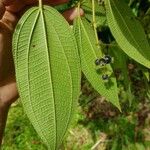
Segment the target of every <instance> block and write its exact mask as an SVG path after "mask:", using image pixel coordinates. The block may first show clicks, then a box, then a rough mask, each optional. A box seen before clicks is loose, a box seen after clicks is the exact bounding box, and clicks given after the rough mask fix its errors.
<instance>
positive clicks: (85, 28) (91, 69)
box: [74, 17, 120, 109]
mask: <svg viewBox="0 0 150 150" xmlns="http://www.w3.org/2000/svg"><path fill="white" fill-rule="evenodd" d="M74 33H75V37H76V40H77V43H78V48H79V53H80V59H81V68H82V71H83V73H84V74H85V76H86V78H87V79H88V81H89V82H90V83H91V85H92V86H93V88H94V89H95V90H96V91H98V93H100V94H102V95H103V96H105V97H106V98H107V100H109V101H110V102H111V103H113V104H114V105H115V106H116V107H118V109H120V104H119V99H118V90H117V83H116V80H115V77H114V76H111V82H112V84H113V85H112V86H109V85H108V86H109V87H108V86H106V85H105V82H104V81H103V80H102V77H101V76H102V72H101V73H100V74H99V73H97V70H96V66H95V60H96V59H97V58H101V57H102V56H101V55H100V53H99V49H98V48H97V46H96V39H95V35H94V31H93V29H92V27H91V25H90V24H89V23H88V22H87V21H86V20H84V19H82V20H81V18H80V17H78V18H77V19H76V20H75V23H74ZM108 69H109V70H111V71H112V69H111V67H110V66H108Z"/></svg>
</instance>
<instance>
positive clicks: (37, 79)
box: [6, 0, 150, 150]
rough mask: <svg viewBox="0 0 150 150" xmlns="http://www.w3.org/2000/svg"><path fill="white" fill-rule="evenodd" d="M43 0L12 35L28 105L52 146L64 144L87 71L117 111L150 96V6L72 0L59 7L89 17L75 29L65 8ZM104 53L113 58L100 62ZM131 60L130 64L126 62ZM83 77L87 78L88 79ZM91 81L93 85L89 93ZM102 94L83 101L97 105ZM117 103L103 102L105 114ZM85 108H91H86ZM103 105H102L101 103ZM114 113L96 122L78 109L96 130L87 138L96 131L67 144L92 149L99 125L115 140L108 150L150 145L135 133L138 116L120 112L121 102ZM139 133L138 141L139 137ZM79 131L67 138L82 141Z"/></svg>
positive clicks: (81, 120) (77, 21) (80, 20)
mask: <svg viewBox="0 0 150 150" xmlns="http://www.w3.org/2000/svg"><path fill="white" fill-rule="evenodd" d="M145 1H146V0H145ZM39 2H40V3H39V4H40V5H39V7H33V8H30V9H29V10H28V11H27V12H26V13H25V14H24V15H23V16H22V18H21V19H20V21H19V22H18V25H17V26H16V30H15V33H14V37H13V50H14V51H13V52H14V62H15V67H16V78H17V84H18V89H19V94H20V97H21V101H22V104H23V107H24V110H25V112H26V114H27V116H28V117H29V120H30V121H31V123H32V124H33V126H34V128H35V130H36V132H37V133H38V134H39V136H40V138H42V140H43V141H44V143H45V144H46V145H47V147H48V148H49V149H50V150H55V149H59V147H60V146H61V144H62V142H63V139H64V136H65V134H66V132H67V130H68V127H69V124H70V123H71V120H72V118H73V113H74V112H75V110H76V109H77V107H76V106H77V98H78V96H79V90H80V76H81V71H82V72H83V73H84V75H85V77H86V79H87V80H88V81H89V83H90V85H92V87H93V88H94V89H95V91H98V93H99V94H101V96H102V97H103V98H100V99H103V101H104V100H105V99H107V100H108V101H109V102H111V103H112V104H114V105H115V106H116V107H118V109H119V110H121V107H120V105H121V106H122V111H123V112H124V111H125V109H126V108H128V104H127V101H129V102H130V103H129V104H130V105H129V106H130V109H132V111H135V110H136V107H137V106H138V104H137V103H136V104H135V103H134V101H135V100H136V99H138V100H139V99H140V98H141V99H146V98H147V97H150V94H149V93H150V85H149V78H150V74H149V69H150V46H149V43H148V40H147V39H148V38H149V37H150V36H149V35H150V32H149V20H150V19H149V18H150V17H149V10H148V8H147V11H146V12H145V14H144V15H143V18H142V17H141V16H142V15H141V14H142V13H143V11H142V10H143V9H142V8H139V6H141V3H142V1H136V0H133V1H129V0H124V1H119V0H105V1H101V2H100V1H95V0H71V1H69V3H68V4H63V5H60V6H57V7H55V9H57V10H59V11H60V12H63V11H64V10H66V9H69V8H71V7H74V6H76V7H78V11H79V8H80V7H81V8H82V9H83V10H84V12H85V15H84V17H80V16H79V15H78V17H77V18H76V19H75V21H74V24H73V31H74V34H73V31H72V30H71V28H70V26H69V24H68V23H67V21H66V20H65V19H64V18H63V17H62V15H60V14H59V13H58V12H57V11H56V10H55V9H54V8H52V7H49V6H42V4H41V2H42V1H41V0H39ZM104 2H105V3H104ZM128 3H129V6H130V7H131V8H130V7H128ZM144 11H145V10H144ZM141 12H142V13H141ZM78 14H79V12H78ZM135 15H136V16H135ZM138 15H139V16H140V15H141V16H140V17H141V18H142V19H141V20H142V24H141V23H140V22H139V20H138V19H137V17H138ZM140 17H139V18H140ZM142 25H143V27H144V28H143V27H142ZM109 29H110V31H109ZM106 30H107V32H106ZM144 30H145V32H144ZM97 33H98V34H97ZM145 33H147V35H146V34H145ZM98 35H99V37H98ZM149 40H150V38H149ZM124 52H125V53H124ZM126 54H127V55H126ZM105 56H110V58H111V61H110V62H109V63H106V61H105V63H104V65H101V64H99V65H95V60H97V59H99V60H100V59H104V58H105ZM134 60H135V61H136V62H135V61H134ZM80 63H81V66H80ZM129 63H131V64H130V65H131V66H128V65H129ZM118 70H119V73H118ZM104 75H108V79H107V80H103V79H104V78H102V77H104ZM83 81H84V80H82V82H83ZM84 82H86V84H88V83H87V81H86V80H85V81H84ZM138 84H139V85H138ZM82 86H83V83H82ZM92 87H91V86H89V87H88V90H86V92H89V89H92ZM143 87H144V88H143ZM82 88H83V87H82ZM83 89H84V88H83ZM83 89H82V92H83ZM95 91H94V90H92V91H91V93H95ZM133 91H134V93H135V95H134V94H133ZM141 91H142V92H141ZM98 93H96V95H94V96H93V95H92V96H91V95H90V94H89V95H88V98H87V97H86V96H85V97H84V98H80V100H81V99H82V102H81V101H79V102H80V106H82V107H83V105H84V106H85V107H88V106H89V105H90V104H93V99H94V100H95V98H96V97H99V94H98ZM118 93H119V94H118ZM139 93H140V94H139ZM82 96H83V94H82ZM82 96H81V97H82ZM93 97H94V98H93ZM83 99H84V100H83ZM91 99H92V100H91ZM119 101H120V102H119ZM120 103H121V104H120ZM82 104H83V105H82ZM109 105H110V104H109ZM97 106H99V105H95V107H97ZM95 107H94V108H95ZM112 107H113V106H112V105H111V107H109V108H107V107H106V108H107V109H105V108H104V110H105V113H109V111H110V110H109V109H111V108H112ZM82 109H83V111H84V113H85V114H86V113H87V112H86V111H85V110H84V109H85V108H84V107H83V108H82ZM86 109H88V108H86ZM101 109H102V110H103V107H100V108H98V110H101ZM130 109H127V110H126V111H125V112H124V114H127V112H128V111H130ZM92 110H93V109H92ZM105 113H104V116H105ZM115 113H116V116H117V117H115V119H116V120H115V119H114V120H113V119H112V120H110V119H111V118H108V120H107V121H106V120H105V119H98V120H94V121H92V120H90V119H89V118H88V117H83V116H82V117H81V116H80V117H81V118H80V117H79V118H78V119H79V120H78V123H77V124H78V125H81V126H82V127H83V128H84V127H85V126H86V128H87V129H88V130H90V132H91V133H92V134H91V135H90V136H87V137H89V138H90V139H91V137H92V140H89V143H88V144H85V145H84V146H80V144H77V145H74V144H72V143H71V146H72V147H69V146H68V145H67V143H65V144H64V145H65V147H68V148H69V149H74V150H76V149H85V150H87V149H90V148H91V147H92V145H93V144H94V143H95V142H96V139H98V136H97V134H98V133H97V132H96V131H98V132H100V130H101V131H103V132H105V133H107V135H108V138H109V139H111V140H112V141H113V142H111V144H104V145H105V148H106V149H115V150H121V149H125V148H126V147H127V149H134V148H135V147H136V148H137V149H144V147H145V145H143V144H141V142H143V141H142V138H141V137H140V135H141V132H137V133H136V134H138V135H139V136H137V135H135V133H134V129H135V128H136V121H135V120H134V116H132V115H131V116H128V117H132V119H131V120H132V121H133V120H134V121H133V122H132V123H131V122H130V121H129V120H128V118H127V116H126V115H124V114H122V115H121V114H120V113H119V111H118V110H116V109H115ZM89 114H90V115H89ZM89 114H87V116H88V115H89V116H92V115H91V114H94V117H95V116H96V114H95V112H92V113H91V112H90V113H89ZM101 117H103V116H101ZM81 126H80V127H81ZM82 127H81V128H82ZM81 130H82V131H84V129H81ZM85 132H86V131H85ZM71 133H72V132H71ZM77 133H78V129H77ZM86 133H87V132H86ZM73 135H75V134H73ZM123 135H124V136H123ZM18 136H19V135H18ZM83 136H84V135H83ZM135 136H137V137H139V139H140V140H139V141H138V140H136V141H134V138H135ZM75 137H76V136H74V138H71V140H68V139H67V142H70V141H74V142H76V138H75ZM77 137H78V136H77ZM18 138H19V137H18ZM74 139H75V140H74ZM133 141H134V142H133ZM118 143H119V144H118ZM17 148H18V147H17ZM42 148H43V149H44V146H43V147H41V148H40V149H42ZM136 148H135V149H136ZM6 149H7V148H6ZM19 149H23V148H22V147H19ZM33 149H34V148H33ZM35 149H36V148H35Z"/></svg>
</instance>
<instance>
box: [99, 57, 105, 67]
mask: <svg viewBox="0 0 150 150" xmlns="http://www.w3.org/2000/svg"><path fill="white" fill-rule="evenodd" d="M99 64H100V65H101V66H104V65H105V64H106V62H105V59H104V58H101V59H100V60H99Z"/></svg>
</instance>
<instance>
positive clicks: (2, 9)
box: [0, 1, 5, 19]
mask: <svg viewBox="0 0 150 150" xmlns="http://www.w3.org/2000/svg"><path fill="white" fill-rule="evenodd" d="M4 12H5V6H4V4H3V3H2V2H1V1H0V19H1V18H2V17H3V15H4Z"/></svg>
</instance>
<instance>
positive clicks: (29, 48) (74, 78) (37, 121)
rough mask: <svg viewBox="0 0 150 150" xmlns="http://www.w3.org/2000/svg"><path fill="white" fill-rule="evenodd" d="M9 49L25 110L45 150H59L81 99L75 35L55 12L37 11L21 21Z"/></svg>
mask: <svg viewBox="0 0 150 150" xmlns="http://www.w3.org/2000/svg"><path fill="white" fill-rule="evenodd" d="M55 18H57V20H56V19H55ZM66 42H67V43H66ZM13 44H14V46H13V49H14V61H15V66H16V78H17V83H18V88H19V93H20V97H21V100H22V103H23V107H24V109H25V111H26V113H27V115H28V117H29V119H30V121H31V122H32V124H33V126H34V127H35V129H36V131H37V132H38V134H39V135H40V137H41V138H42V139H43V141H44V142H45V143H46V145H47V146H48V148H49V149H51V150H54V149H58V147H59V146H60V145H61V143H62V140H63V137H64V135H65V133H66V130H67V128H68V125H69V124H70V121H71V118H72V114H73V113H74V110H75V108H76V105H77V98H78V96H79V87H80V66H79V59H78V53H77V49H76V43H75V38H74V36H73V33H72V31H71V29H70V27H69V25H68V24H67V22H66V21H65V19H64V18H63V17H62V16H61V15H60V14H59V13H58V12H57V11H56V10H54V9H53V8H51V7H48V6H44V8H38V7H35V8H31V9H29V10H28V11H27V12H26V13H25V14H24V16H23V17H22V19H21V20H20V21H19V23H18V25H17V27H16V30H15V34H14V40H13ZM59 66H60V67H59ZM58 67H59V69H58Z"/></svg>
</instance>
